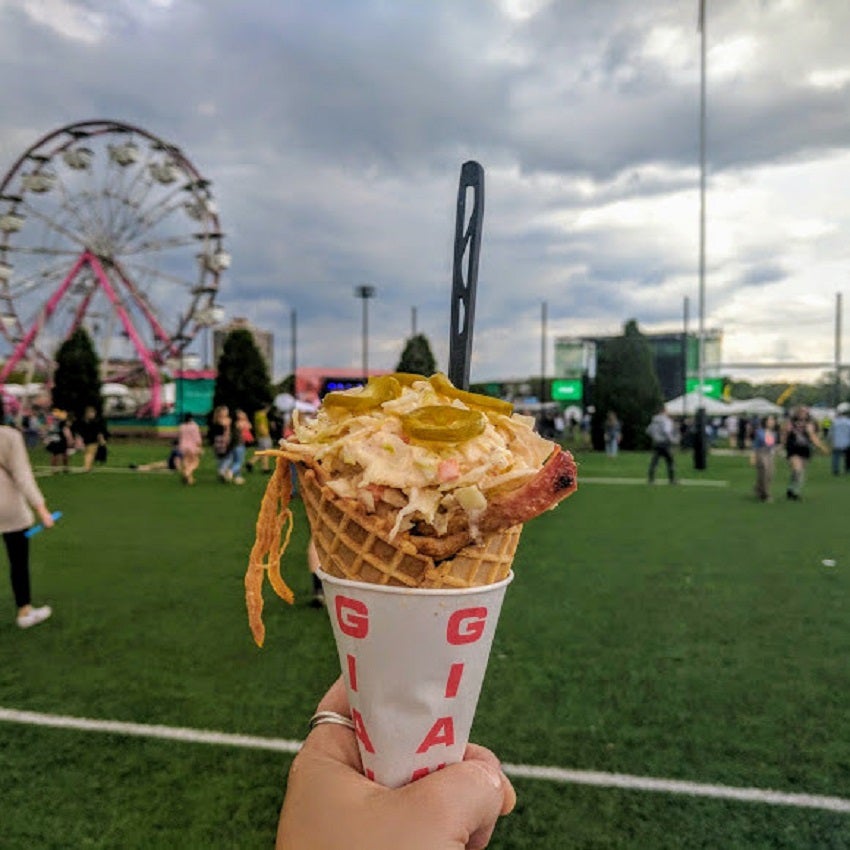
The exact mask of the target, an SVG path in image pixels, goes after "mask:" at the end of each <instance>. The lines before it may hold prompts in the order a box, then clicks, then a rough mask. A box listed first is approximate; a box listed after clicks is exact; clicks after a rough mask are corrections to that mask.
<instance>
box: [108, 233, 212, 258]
mask: <svg viewBox="0 0 850 850" xmlns="http://www.w3.org/2000/svg"><path fill="white" fill-rule="evenodd" d="M197 241H198V240H197V239H196V238H195V236H194V235H193V236H171V237H168V238H164V239H158V240H156V241H148V242H140V243H139V244H137V245H128V246H126V247H125V248H124V249H123V251H122V252H121V254H122V256H125V257H128V256H132V255H134V254H145V253H148V252H158V251H168V250H170V249H172V248H185V247H186V246H187V245H194V244H196V243H197Z"/></svg>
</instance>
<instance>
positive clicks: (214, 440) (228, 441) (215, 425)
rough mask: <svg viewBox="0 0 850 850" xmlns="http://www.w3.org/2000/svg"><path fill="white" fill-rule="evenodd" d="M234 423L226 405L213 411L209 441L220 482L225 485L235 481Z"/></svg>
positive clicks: (221, 405)
mask: <svg viewBox="0 0 850 850" xmlns="http://www.w3.org/2000/svg"><path fill="white" fill-rule="evenodd" d="M232 431H233V422H232V420H231V418H230V411H229V410H228V409H227V406H226V405H223V404H220V405H219V406H218V407H216V409H215V410H214V411H213V415H212V422H211V424H210V431H209V441H210V443H211V444H212V447H213V453H214V454H215V457H216V471H217V473H218V477H219V480H220V481H223V482H224V483H225V484H227V483H230V481H232V480H233V472H232V471H231V468H230V467H231V465H232V463H233V450H232V440H233V435H232Z"/></svg>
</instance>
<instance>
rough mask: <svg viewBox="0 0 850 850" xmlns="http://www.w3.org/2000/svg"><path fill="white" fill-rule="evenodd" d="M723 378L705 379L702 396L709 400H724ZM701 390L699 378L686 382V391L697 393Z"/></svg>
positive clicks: (689, 379)
mask: <svg viewBox="0 0 850 850" xmlns="http://www.w3.org/2000/svg"><path fill="white" fill-rule="evenodd" d="M723 384H724V380H723V378H703V381H702V394H703V395H704V396H707V397H708V398H723ZM698 389H699V378H688V379H687V380H686V381H685V391H686V392H689V393H693V392H696V391H697V390H698Z"/></svg>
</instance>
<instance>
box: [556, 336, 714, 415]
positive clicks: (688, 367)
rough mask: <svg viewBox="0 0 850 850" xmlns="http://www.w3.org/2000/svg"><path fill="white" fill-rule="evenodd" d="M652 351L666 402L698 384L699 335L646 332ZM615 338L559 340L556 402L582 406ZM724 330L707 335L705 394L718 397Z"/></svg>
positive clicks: (596, 337) (571, 338)
mask: <svg viewBox="0 0 850 850" xmlns="http://www.w3.org/2000/svg"><path fill="white" fill-rule="evenodd" d="M643 336H644V337H645V339H646V341H647V342H648V343H649V347H650V349H651V350H652V356H653V361H654V365H655V372H656V374H657V375H658V381H659V383H660V384H661V392H662V393H663V395H664V398H665V399H671V398H676V397H677V396H679V395H681V394H682V393H683V392H690V391H691V390H693V389H695V388H696V386H697V384H698V383H699V336H698V335H697V334H693V333H688V334H687V335H686V334H685V333H684V331H678V332H670V333H654V334H653V333H647V334H644V335H643ZM613 339H616V337H613V336H594V337H557V338H556V339H555V370H554V379H553V381H552V398H553V399H554V400H555V401H564V402H576V403H581V402H582V401H583V400H585V399H586V397H587V394H588V384H589V383H590V384H592V382H593V380H594V379H595V378H596V363H597V359H598V357H599V354H600V353H601V352H602V351H603V350H604V348H605V345H606V343H608V342H610V341H611V340H613ZM722 343H723V331H721V330H718V329H711V330H707V331H706V332H705V361H704V369H703V373H704V374H703V378H704V379H705V386H704V388H703V391H704V392H705V393H706V394H707V395H715V396H719V395H720V391H721V389H722V378H721V377H720V372H719V370H720V363H721V346H722Z"/></svg>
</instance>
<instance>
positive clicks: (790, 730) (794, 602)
mask: <svg viewBox="0 0 850 850" xmlns="http://www.w3.org/2000/svg"><path fill="white" fill-rule="evenodd" d="M163 455H164V451H163V449H162V448H161V447H153V448H152V447H149V446H143V445H136V444H130V443H126V444H123V443H119V442H116V443H115V445H114V446H113V447H112V448H111V452H110V460H109V464H108V466H107V468H105V469H99V470H97V471H96V472H94V473H92V474H90V475H83V474H71V475H61V474H60V475H55V476H48V477H43V478H40V479H39V480H40V483H41V486H42V488H43V490H44V492H45V493H46V495H47V496H48V501H49V504H50V505H51V507H52V508H54V509H59V510H62V511H63V513H64V516H63V519H62V520H61V521H60V523H59V524H58V525H57V527H56V528H55V529H53V530H52V531H50V532H47V533H44V534H41V535H39V536H37V537H36V538H33V548H32V572H33V584H34V591H35V598H36V602H39V603H40V602H42V601H49V602H50V603H51V604H52V605H53V606H54V608H55V614H54V616H53V618H52V619H51V620H50V621H49V622H48V623H46V624H44V625H43V626H39V627H38V628H35V629H31V630H29V631H26V632H22V631H20V630H18V629H17V628H16V627H15V625H14V619H13V606H12V602H11V598H10V592H9V591H8V589H7V590H5V591H2V592H3V593H5V594H6V595H7V596H6V598H7V608H8V611H9V616H8V618H7V619H6V621H5V625H3V624H0V707H5V708H15V709H22V710H30V711H38V712H47V713H53V714H61V715H71V716H82V717H92V718H99V719H110V720H121V721H129V722H136V723H143V724H165V725H169V726H181V727H191V728H197V729H208V730H218V731H221V732H230V733H245V734H251V735H259V736H268V737H274V738H286V739H299V738H301V737H303V734H304V731H305V728H304V724H305V720H306V718H308V717H309V716H310V714H311V713H312V711H313V709H314V707H315V703H316V701H317V700H318V698H319V697H320V696H321V694H322V693H323V692H324V690H325V688H326V687H327V685H328V684H329V683H330V682H331V681H332V679H333V678H334V677H335V675H336V673H337V670H338V662H337V657H336V652H335V649H334V646H333V640H332V637H331V634H330V628H329V625H328V621H327V615H326V614H325V613H324V612H323V611H321V610H316V609H314V608H312V607H310V605H309V587H310V582H309V576H308V574H307V570H306V566H305V560H304V551H305V546H306V539H307V534H306V531H307V525H306V520H305V519H304V515H303V509H302V507H301V504H300V502H297V501H296V502H294V503H293V504H294V511H295V520H296V521H295V532H294V535H293V538H292V542H291V547H290V550H289V553H288V556H287V558H286V559H285V565H286V566H285V572H286V575H287V578H288V580H290V583H291V584H292V585H293V587H294V589H295V592H296V596H297V601H296V604H295V606H293V607H292V608H290V607H288V606H286V605H285V604H284V603H282V602H280V601H279V600H277V599H276V598H275V597H274V596H273V594H272V593H271V592H268V593H267V594H266V615H265V619H266V625H267V629H268V637H267V641H266V645H265V647H264V648H263V649H257V648H256V647H255V646H254V644H253V642H252V640H251V636H250V633H249V631H248V627H247V622H246V617H245V612H244V604H243V588H242V576H243V573H244V568H245V562H246V557H247V552H248V549H249V547H250V544H251V541H252V539H253V527H254V520H255V516H256V510H257V506H258V504H259V500H260V496H261V492H262V488H263V486H264V485H265V482H266V480H267V479H266V478H265V476H263V475H261V474H260V473H258V472H255V473H253V474H252V475H249V476H247V479H248V480H247V483H246V485H245V486H244V487H235V486H232V485H231V486H226V485H222V484H220V483H219V482H218V481H216V479H215V476H214V472H213V470H212V465H211V461H210V460H209V459H207V460H206V461H205V463H204V466H203V467H202V470H201V473H200V475H199V483H198V485H197V486H195V487H192V488H189V487H185V486H183V485H181V484H180V482H179V480H178V479H177V478H176V476H174V475H171V474H168V473H159V472H157V473H139V472H132V471H130V470H129V469H128V468H127V465H128V464H129V463H130V462H140V461H144V460H147V459H150V458H151V457H157V458H158V457H160V456H163ZM579 461H580V466H579V476H580V477H579V480H580V489H579V492H578V493H577V494H576V495H575V496H573V497H572V498H571V499H570V500H569V501H568V502H566V503H565V504H564V505H562V506H561V507H560V508H558V509H557V510H556V511H553V512H551V513H548V514H546V515H545V516H543V517H541V518H539V519H537V520H535V521H533V522H531V523H529V524H528V525H527V527H526V529H525V531H524V533H523V539H522V542H521V544H520V548H519V551H518V554H517V558H516V562H515V573H516V578H515V580H514V582H513V584H512V585H511V587H510V589H509V591H508V594H507V597H506V600H505V605H504V608H503V611H502V617H501V621H500V624H499V629H498V632H497V635H496V640H495V643H494V647H493V652H492V655H491V659H490V665H489V668H488V673H487V678H486V680H485V684H484V689H483V691H482V695H481V701H480V704H479V709H478V714H477V718H476V722H475V726H474V728H473V734H472V737H473V739H474V740H476V741H477V742H479V743H482V744H485V745H487V746H490V747H491V748H493V749H494V750H495V751H496V752H497V753H498V755H499V756H500V757H501V758H502V759H503V761H504V762H506V763H509V764H518V765H543V766H553V767H563V768H573V769H578V770H589V771H605V772H612V773H622V774H632V775H637V776H651V777H661V778H666V779H680V780H689V781H694V782H703V783H716V784H722V785H729V786H743V787H755V788H762V789H775V790H780V791H787V792H796V793H811V794H819V795H827V796H837V797H843V798H850V711H848V709H847V705H846V702H847V700H846V695H847V693H848V692H850V663H848V658H850V629H848V628H847V610H848V592H850V523H848V522H847V521H846V517H847V515H848V512H850V476H846V477H840V478H835V477H833V476H831V475H830V474H829V470H828V463H827V461H826V459H824V458H817V459H816V460H815V461H814V462H813V464H812V467H811V469H810V474H809V480H808V482H807V485H806V489H805V493H804V500H803V501H802V502H800V503H796V502H794V503H792V502H787V501H785V500H784V487H783V484H784V477H785V470H784V467H783V466H782V464H781V462H780V463H779V464H778V468H777V481H776V484H775V495H776V496H777V499H776V501H774V502H773V503H770V504H762V503H759V502H756V501H755V499H754V498H753V496H752V483H753V479H754V472H753V470H752V469H751V468H750V467H749V465H748V462H747V457H746V455H739V454H733V455H732V456H719V455H714V454H713V455H711V456H710V458H709V463H708V469H706V470H704V471H695V470H694V469H693V464H692V462H691V459H690V457H688V456H687V455H682V456H680V457H679V458H678V461H679V469H680V477H681V478H682V479H683V482H682V483H681V484H680V485H678V486H676V487H670V486H667V485H665V484H657V485H655V486H653V487H650V486H648V485H647V484H646V483H645V473H646V465H647V462H648V457H647V455H645V454H631V453H627V454H623V455H621V456H620V457H618V458H616V459H610V458H606V457H605V456H603V455H599V454H595V453H591V452H585V453H581V454H580V455H579ZM34 462H35V463H36V464H40V463H43V462H44V458H43V457H42V456H41V453H40V452H39V451H38V450H37V453H36V455H35V456H34ZM629 480H631V481H632V482H633V483H627V482H629ZM583 481H584V482H585V483H581V482H583ZM830 561H834V562H835V565H834V566H829V562H830ZM824 562H826V563H824ZM290 759H291V757H290V756H288V755H286V754H281V753H270V752H266V751H261V750H250V749H233V748H229V747H223V746H210V745H205V744H190V743H175V742H169V741H162V740H152V739H145V738H129V737H125V736H120V735H115V734H104V733H93V732H81V731H72V730H66V729H49V728H42V727H32V726H27V725H23V724H17V723H0V765H2V769H0V801H2V802H0V808H1V809H2V812H3V816H2V824H0V847H4V848H5V847H10V848H19V847H20V848H24V847H56V848H60V847H61V848H65V847H74V848H76V847H92V848H111V847H121V848H136V847H138V848H141V847H145V848H157V847H163V848H170V847H181V848H183V847H186V848H191V847H207V848H210V847H215V848H218V847H221V848H230V847H233V848H250V847H269V846H272V844H273V840H274V831H275V825H276V819H277V813H278V809H279V805H280V800H281V799H282V795H283V790H284V785H285V775H286V770H287V768H288V765H289V762H290ZM515 784H516V786H517V789H518V793H519V804H518V807H517V810H516V812H515V813H514V814H513V815H511V816H510V817H508V818H505V819H504V820H503V821H502V822H501V823H500V825H499V826H498V828H497V832H496V835H495V837H494V839H493V841H492V843H491V845H490V846H491V847H493V848H505V850H506V849H507V848H520V850H522V849H523V848H532V847H533V848H552V849H553V850H556V848H572V847H575V848H630V849H631V848H634V850H638V848H640V850H644V848H679V847H683V848H684V847H687V848H692V847H705V848H845V847H850V815H848V814H842V813H835V812H826V811H819V810H816V809H805V808H792V807H787V806H768V805H764V804H758V803H744V802H731V801H728V800H717V799H704V798H690V797H685V796H681V795H674V794H666V793H652V792H645V791H627V790H617V789H613V788H604V787H602V788H600V787H585V786H581V785H574V784H564V783H555V782H550V781H544V780H530V779H517V780H516V782H515Z"/></svg>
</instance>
